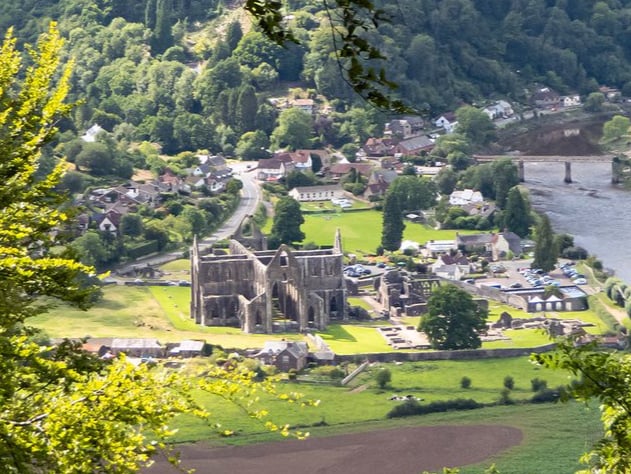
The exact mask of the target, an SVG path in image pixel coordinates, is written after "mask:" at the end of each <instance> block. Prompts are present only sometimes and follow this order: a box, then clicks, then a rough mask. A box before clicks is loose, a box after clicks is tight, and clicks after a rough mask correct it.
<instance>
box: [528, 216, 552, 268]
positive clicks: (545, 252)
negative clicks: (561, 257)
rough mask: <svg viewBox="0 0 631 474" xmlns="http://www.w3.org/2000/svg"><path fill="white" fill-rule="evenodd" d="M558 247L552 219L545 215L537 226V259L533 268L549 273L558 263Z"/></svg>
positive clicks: (533, 263)
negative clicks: (551, 222) (551, 223)
mask: <svg viewBox="0 0 631 474" xmlns="http://www.w3.org/2000/svg"><path fill="white" fill-rule="evenodd" d="M557 253H558V251H557V246H556V244H555V241H554V234H553V232H552V226H551V225H550V219H548V216H546V215H545V214H544V215H542V216H541V220H540V222H539V225H538V226H537V236H536V239H535V259H534V260H533V262H532V267H533V268H541V269H542V270H543V271H544V272H549V271H550V270H552V269H553V268H554V264H555V263H556V262H557V256H558V255H557Z"/></svg>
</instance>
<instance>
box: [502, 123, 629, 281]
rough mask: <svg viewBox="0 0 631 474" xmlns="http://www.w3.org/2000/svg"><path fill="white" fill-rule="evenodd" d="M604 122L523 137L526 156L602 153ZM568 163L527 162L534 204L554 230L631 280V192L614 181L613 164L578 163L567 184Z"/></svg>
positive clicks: (519, 143)
mask: <svg viewBox="0 0 631 474" xmlns="http://www.w3.org/2000/svg"><path fill="white" fill-rule="evenodd" d="M600 130H602V123H600V124H594V123H591V124H584V125H582V126H581V125H576V124H571V125H567V126H565V127H560V128H555V129H554V130H549V131H545V132H544V131H538V132H530V133H529V134H527V135H523V136H521V137H517V138H516V139H515V141H514V142H513V144H512V145H513V149H517V150H521V151H522V152H523V153H524V154H533V155H534V154H538V155H542V154H550V155H563V154H565V155H588V154H596V153H597V152H598V147H597V141H598V138H599V136H600ZM564 171H565V168H564V164H563V163H526V164H525V179H526V182H525V183H524V184H525V186H526V187H527V188H528V189H529V190H530V195H531V202H532V205H533V207H534V208H535V209H536V210H538V211H541V212H545V213H546V214H547V215H548V216H549V218H550V222H551V223H552V226H553V228H554V231H555V232H557V233H568V234H571V235H573V236H574V242H575V243H576V245H579V246H581V247H584V248H585V249H587V250H588V251H589V253H590V254H593V255H596V256H597V257H598V258H599V259H600V260H601V261H602V262H603V264H604V266H605V267H607V268H611V269H613V270H615V274H616V276H618V277H620V278H621V279H623V280H624V281H626V282H631V244H630V243H627V242H626V237H625V236H629V235H631V192H630V191H625V190H622V189H620V188H619V187H616V186H614V185H612V184H611V164H609V163H573V164H572V180H573V183H571V184H565V183H564V182H563V178H564V176H565V175H564Z"/></svg>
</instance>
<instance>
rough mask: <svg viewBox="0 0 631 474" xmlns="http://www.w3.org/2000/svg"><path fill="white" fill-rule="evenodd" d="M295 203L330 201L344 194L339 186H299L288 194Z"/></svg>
mask: <svg viewBox="0 0 631 474" xmlns="http://www.w3.org/2000/svg"><path fill="white" fill-rule="evenodd" d="M288 195H289V196H291V197H292V198H294V199H295V200H296V201H299V202H305V201H329V200H331V199H340V198H343V197H344V196H345V195H346V193H345V192H344V189H342V187H341V186H340V185H339V184H330V185H323V186H300V187H296V188H293V189H292V190H291V191H289V193H288Z"/></svg>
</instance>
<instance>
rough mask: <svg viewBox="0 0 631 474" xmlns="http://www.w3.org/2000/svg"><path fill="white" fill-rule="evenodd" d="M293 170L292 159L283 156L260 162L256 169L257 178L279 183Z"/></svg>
mask: <svg viewBox="0 0 631 474" xmlns="http://www.w3.org/2000/svg"><path fill="white" fill-rule="evenodd" d="M293 169H294V168H293V162H292V160H291V158H290V157H289V156H286V155H285V154H281V155H279V156H278V157H277V156H274V157H273V158H265V159H262V160H259V161H258V166H257V167H256V178H257V179H259V180H261V181H278V180H279V179H281V178H284V177H285V176H287V173H288V172H289V171H292V170H293Z"/></svg>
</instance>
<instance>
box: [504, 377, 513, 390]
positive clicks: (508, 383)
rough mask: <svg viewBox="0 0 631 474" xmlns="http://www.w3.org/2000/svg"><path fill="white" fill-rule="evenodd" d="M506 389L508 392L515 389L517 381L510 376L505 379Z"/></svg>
mask: <svg viewBox="0 0 631 474" xmlns="http://www.w3.org/2000/svg"><path fill="white" fill-rule="evenodd" d="M504 388H506V389H507V390H512V389H514V388H515V379H514V378H513V377H511V376H510V375H507V376H506V377H504Z"/></svg>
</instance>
